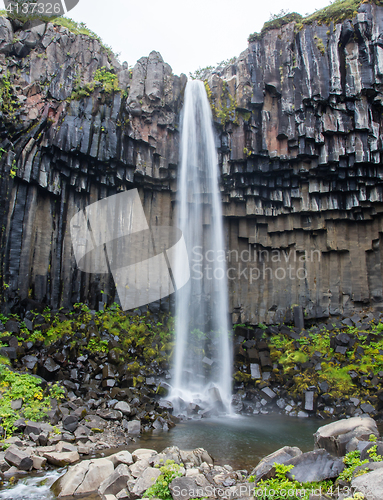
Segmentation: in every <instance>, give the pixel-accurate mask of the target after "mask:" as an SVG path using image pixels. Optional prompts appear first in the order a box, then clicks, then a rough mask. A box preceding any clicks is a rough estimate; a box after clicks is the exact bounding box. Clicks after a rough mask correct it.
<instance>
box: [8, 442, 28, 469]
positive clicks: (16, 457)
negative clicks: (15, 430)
mask: <svg viewBox="0 0 383 500" xmlns="http://www.w3.org/2000/svg"><path fill="white" fill-rule="evenodd" d="M4 458H5V460H6V461H7V462H8V463H9V464H10V465H13V466H15V467H17V469H20V470H31V469H32V467H33V460H32V459H31V457H30V456H29V455H28V454H27V453H25V452H24V451H22V450H20V448H18V447H17V446H10V447H9V448H8V449H7V451H6V452H5V455H4Z"/></svg>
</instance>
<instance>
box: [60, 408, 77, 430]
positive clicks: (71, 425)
mask: <svg viewBox="0 0 383 500" xmlns="http://www.w3.org/2000/svg"><path fill="white" fill-rule="evenodd" d="M77 427H78V416H77V415H74V414H73V413H72V414H71V415H65V417H64V418H63V428H64V429H65V430H66V431H68V432H74V431H75V430H76V429H77Z"/></svg>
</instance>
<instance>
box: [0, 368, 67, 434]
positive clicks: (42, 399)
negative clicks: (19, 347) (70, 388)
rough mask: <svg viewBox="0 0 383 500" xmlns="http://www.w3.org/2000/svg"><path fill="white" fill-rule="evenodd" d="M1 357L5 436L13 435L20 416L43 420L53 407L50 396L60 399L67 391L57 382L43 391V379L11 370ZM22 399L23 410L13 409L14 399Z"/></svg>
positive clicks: (0, 413) (0, 408)
mask: <svg viewBox="0 0 383 500" xmlns="http://www.w3.org/2000/svg"><path fill="white" fill-rule="evenodd" d="M1 361H2V360H1V359H0V394H1V398H0V417H1V425H2V427H3V428H4V432H5V437H9V436H11V435H12V431H13V429H14V427H13V424H14V422H15V421H16V420H17V419H18V418H21V417H23V418H25V419H26V420H33V421H35V422H36V421H37V422H38V421H41V420H44V418H45V417H46V415H47V412H48V411H49V410H50V409H51V407H50V398H56V399H60V398H61V397H62V396H63V394H64V393H65V391H64V389H62V388H61V387H60V386H58V385H57V384H53V385H50V386H48V388H47V389H46V390H45V391H43V390H42V388H41V381H40V380H39V379H38V378H35V377H33V376H32V375H29V374H26V373H16V372H13V371H11V370H10V369H9V368H8V367H7V366H6V365H5V364H4V363H2V362H1ZM17 399H22V401H23V406H22V408H21V410H17V411H15V410H13V409H12V401H15V400H17Z"/></svg>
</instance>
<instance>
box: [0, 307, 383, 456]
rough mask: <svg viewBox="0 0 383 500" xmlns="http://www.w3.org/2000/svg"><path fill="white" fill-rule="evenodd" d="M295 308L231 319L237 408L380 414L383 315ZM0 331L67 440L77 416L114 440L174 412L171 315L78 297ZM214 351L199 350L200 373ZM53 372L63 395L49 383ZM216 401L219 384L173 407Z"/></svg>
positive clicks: (21, 406) (5, 321) (14, 366)
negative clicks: (279, 318) (290, 319)
mask: <svg viewBox="0 0 383 500" xmlns="http://www.w3.org/2000/svg"><path fill="white" fill-rule="evenodd" d="M296 312H297V314H298V316H296V318H295V320H296V326H292V325H291V324H290V325H284V324H282V325H274V326H268V327H266V326H264V325H258V327H255V328H254V327H248V326H246V325H237V326H236V327H235V329H234V342H233V343H234V363H235V365H234V395H233V409H234V411H236V412H237V413H242V414H258V413H262V414H266V413H270V412H273V413H275V412H278V413H285V414H288V415H290V416H299V417H309V416H312V417H314V416H316V417H319V418H344V417H350V416H358V415H363V414H368V415H370V416H373V417H375V418H377V419H378V420H379V419H381V418H382V408H383V391H382V389H381V382H382V380H383V333H382V331H383V323H381V316H382V315H381V314H380V313H375V314H373V313H370V312H366V313H361V314H355V315H354V316H352V317H344V318H342V317H341V318H339V317H337V318H330V319H329V320H328V321H327V322H326V323H322V324H318V323H317V324H311V325H310V324H307V322H306V325H305V322H304V319H303V316H301V317H300V323H299V321H298V319H299V312H301V311H299V308H298V311H296ZM0 341H1V343H0V355H1V356H3V358H2V360H3V361H6V360H8V361H7V362H8V363H10V366H8V369H9V370H11V371H13V372H14V373H16V374H21V373H24V374H30V375H31V376H33V377H35V378H36V380H37V381H39V382H41V388H42V394H44V395H45V396H47V397H49V398H50V401H49V402H50V408H49V409H47V408H45V409H44V411H42V413H41V415H40V416H41V419H40V420H43V421H45V422H47V423H49V424H50V425H51V426H56V430H55V432H56V433H57V435H59V434H62V432H67V433H68V432H69V433H71V434H72V436H69V441H70V442H72V441H73V439H76V436H75V434H74V433H75V432H77V434H79V433H80V432H85V431H84V430H83V428H84V425H85V427H87V428H89V429H90V430H91V437H92V433H93V434H94V432H97V431H94V430H93V431H92V428H98V429H100V430H102V431H103V433H102V440H103V441H107V442H109V443H110V445H112V446H114V445H119V444H124V442H126V440H129V439H131V438H132V437H134V436H136V435H139V434H140V433H141V432H142V431H146V430H151V429H164V430H168V429H169V428H171V427H172V426H173V425H175V423H176V422H177V421H178V418H177V417H176V416H174V415H173V403H172V402H170V401H169V400H167V399H166V398H167V396H168V393H169V389H170V385H169V381H170V378H171V375H170V371H169V366H170V364H171V358H172V354H173V348H174V331H173V319H172V318H171V317H169V316H168V315H166V314H162V315H161V316H160V315H159V313H158V312H149V311H148V310H146V311H144V310H142V311H141V310H138V311H135V312H134V313H124V312H122V311H121V310H120V309H119V308H118V307H116V306H112V307H111V308H110V309H107V310H105V311H104V310H101V311H99V312H95V311H91V310H89V308H87V307H86V306H85V305H82V304H78V305H76V308H75V309H74V310H73V311H71V312H69V311H63V310H61V311H59V312H54V311H50V310H48V309H46V310H41V311H40V313H37V312H31V311H26V312H25V313H24V314H22V315H21V317H20V316H10V317H4V316H1V317H0ZM192 347H193V346H192ZM213 352H214V346H212V353H213ZM212 353H211V354H208V353H207V356H205V359H204V362H205V365H206V373H207V374H208V370H209V369H210V367H211V365H212V364H213V363H214V355H213V354H212ZM57 382H59V384H60V386H61V387H62V388H63V389H64V391H63V393H65V394H64V396H65V397H64V399H60V398H58V399H57V398H56V397H55V396H56V394H54V393H52V386H53V384H55V383H57ZM3 395H4V394H3ZM213 396H214V397H213ZM41 397H42V396H40V398H41ZM10 398H11V401H10V403H11V408H8V409H7V411H8V413H9V415H8V416H9V418H10V419H11V422H16V424H15V429H14V432H16V434H17V432H20V431H22V430H23V423H22V422H23V421H22V418H26V416H25V414H24V410H25V409H26V406H27V402H26V399H25V397H24V400H23V397H22V396H20V395H18V394H13V393H12V391H11V394H10ZM214 398H215V399H216V400H215V401H214ZM213 403H219V396H217V395H216V394H214V395H213V394H212V398H211V405H210V406H208V407H202V406H199V405H198V404H190V405H189V404H187V403H185V402H183V401H182V400H178V401H177V407H178V408H180V412H181V415H180V417H181V418H189V417H193V418H201V417H208V416H212V415H214V414H217V413H219V411H220V407H219V404H217V405H214V404H213ZM27 417H28V415H27ZM34 417H35V415H32V417H31V416H29V419H32V420H35V418H34ZM84 417H85V424H84ZM90 417H92V418H96V417H97V419H100V420H99V424H97V425H96V424H95V425H91V426H89V425H87V424H86V419H89V418H90ZM20 418H21V420H20ZM71 419H72V420H73V422H72V424H69V421H70V420H71ZM3 421H4V416H3ZM65 422H67V423H66V424H65ZM81 422H83V424H84V425H83V424H81ZM69 425H70V427H68V426H69ZM77 425H79V426H80V430H77ZM65 426H67V428H66V427H65ZM3 427H5V431H7V429H6V426H4V425H3ZM81 429H82V430H81ZM0 431H1V429H0ZM108 431H110V432H109V434H110V437H108V438H106V436H107V434H108ZM3 433H4V434H5V435H4V436H3V437H5V438H6V437H8V436H9V435H10V434H9V431H8V434H6V432H4V429H3ZM41 440H42V443H41V444H43V445H46V444H47V440H46V439H45V438H41ZM56 442H57V441H56ZM89 446H90V447H91V448H92V446H91V445H90V444H89Z"/></svg>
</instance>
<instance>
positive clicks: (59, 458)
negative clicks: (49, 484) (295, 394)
mask: <svg viewBox="0 0 383 500" xmlns="http://www.w3.org/2000/svg"><path fill="white" fill-rule="evenodd" d="M43 456H44V458H46V459H47V460H48V463H49V464H51V465H57V466H58V467H66V466H67V465H71V464H74V463H75V462H78V461H79V460H80V455H79V454H78V452H77V451H64V452H48V453H44V455H43Z"/></svg>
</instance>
